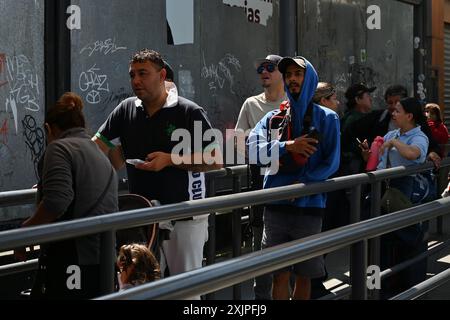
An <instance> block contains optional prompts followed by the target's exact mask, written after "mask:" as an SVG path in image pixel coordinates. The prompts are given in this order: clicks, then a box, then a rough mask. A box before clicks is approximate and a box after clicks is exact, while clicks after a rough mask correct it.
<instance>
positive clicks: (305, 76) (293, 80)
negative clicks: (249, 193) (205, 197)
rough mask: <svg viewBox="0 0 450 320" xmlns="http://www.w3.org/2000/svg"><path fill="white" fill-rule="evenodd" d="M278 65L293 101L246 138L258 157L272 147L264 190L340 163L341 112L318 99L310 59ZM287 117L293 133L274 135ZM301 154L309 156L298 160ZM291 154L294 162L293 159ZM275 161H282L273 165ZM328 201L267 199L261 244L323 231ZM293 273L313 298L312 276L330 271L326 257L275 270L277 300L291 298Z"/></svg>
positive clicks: (298, 289) (301, 293) (320, 197)
mask: <svg viewBox="0 0 450 320" xmlns="http://www.w3.org/2000/svg"><path fill="white" fill-rule="evenodd" d="M278 70H280V72H281V73H282V74H283V80H284V86H285V91H286V95H287V97H288V102H289V103H288V104H287V103H285V104H283V108H280V110H276V111H272V112H270V113H268V114H267V115H266V116H265V117H264V118H263V119H262V120H261V121H260V122H259V123H258V124H257V125H256V127H255V128H254V129H253V130H252V132H251V133H250V136H249V139H248V142H247V144H248V146H249V153H250V155H251V156H252V157H254V158H255V159H256V158H257V157H256V156H259V159H261V157H264V155H267V150H270V152H271V156H270V160H271V162H270V168H269V167H268V168H267V169H266V171H265V176H264V189H269V188H275V187H280V186H288V185H292V184H293V183H312V182H318V181H324V180H326V179H328V178H329V177H330V176H331V175H332V174H333V173H334V172H335V171H336V170H337V169H338V167H339V157H340V139H339V136H340V133H339V117H338V115H337V114H336V112H334V111H333V110H330V109H328V108H325V107H323V106H320V105H318V104H315V103H314V102H313V97H314V94H315V92H316V88H317V83H318V79H319V77H318V75H317V72H316V70H315V69H314V67H313V65H312V64H311V63H310V62H309V61H308V60H306V59H305V58H303V57H299V56H297V57H284V58H283V59H281V60H280V62H279V63H278ZM286 114H288V116H287V117H286ZM277 117H278V118H279V117H282V118H283V121H280V122H276V121H275V118H277ZM286 122H287V123H288V125H287V128H288V129H287V130H284V129H283V128H284V127H281V130H283V131H282V132H284V131H288V132H290V133H289V134H287V135H285V134H278V135H276V137H274V138H275V139H272V138H271V132H272V131H274V130H275V132H279V130H280V127H279V126H278V127H277V123H278V124H280V123H283V124H284V123H286ZM274 123H275V125H274ZM277 130H278V131H277ZM275 150H276V151H278V153H277V152H276V151H275ZM274 154H276V156H274ZM300 156H301V157H303V158H304V161H296V160H295V159H296V158H299V157H300ZM275 157H276V158H275ZM291 159H294V161H290V162H289V160H291ZM285 160H286V161H285ZM274 163H276V164H277V165H278V163H281V165H280V166H279V167H278V166H273V164H274ZM288 163H289V164H288ZM261 164H265V163H261ZM266 165H267V164H266ZM273 167H275V168H273ZM286 167H288V168H286ZM283 168H284V169H283ZM325 205H326V195H325V194H323V193H321V194H316V195H311V196H306V197H299V198H295V199H290V200H282V201H273V202H268V203H266V206H265V208H264V233H263V234H264V236H263V240H262V247H263V248H268V247H272V246H276V245H279V244H282V243H285V242H287V241H292V240H297V239H301V238H304V237H307V236H311V235H313V234H317V233H320V232H321V228H322V216H323V212H324V208H325ZM291 272H293V273H294V274H295V276H296V284H295V289H294V292H293V299H310V297H311V279H313V278H320V277H323V276H324V275H325V270H324V260H323V257H322V256H319V257H315V258H312V259H310V260H307V261H304V262H300V263H297V264H295V265H293V266H289V267H286V268H283V269H280V270H277V271H275V272H274V274H273V286H272V295H273V299H274V300H287V299H289V296H290V293H289V281H290V274H291Z"/></svg>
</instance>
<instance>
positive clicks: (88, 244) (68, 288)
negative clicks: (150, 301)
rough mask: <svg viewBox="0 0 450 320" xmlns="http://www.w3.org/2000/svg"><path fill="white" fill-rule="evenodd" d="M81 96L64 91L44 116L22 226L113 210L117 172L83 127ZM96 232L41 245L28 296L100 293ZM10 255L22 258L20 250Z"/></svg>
mask: <svg viewBox="0 0 450 320" xmlns="http://www.w3.org/2000/svg"><path fill="white" fill-rule="evenodd" d="M82 108H83V104H82V101H81V98H80V97H79V96H77V95H76V94H74V93H71V92H69V93H65V94H64V95H63V96H62V97H61V98H60V99H59V100H58V102H57V103H56V105H55V106H53V107H51V108H50V109H49V110H48V112H47V114H46V116H45V129H46V133H47V142H48V146H47V149H46V151H45V155H44V161H43V166H42V172H40V176H41V177H40V179H41V183H40V184H39V186H38V188H39V192H38V194H40V199H39V202H38V206H37V210H36V212H35V213H34V214H33V215H32V216H31V217H30V218H29V219H27V220H26V221H25V222H24V223H23V224H22V227H30V226H35V225H41V224H47V223H51V222H61V221H67V220H73V219H79V218H85V217H92V216H96V215H101V214H105V213H111V212H117V211H118V206H117V176H116V172H115V171H114V169H113V168H112V166H111V164H110V161H109V160H108V158H107V157H106V156H105V155H104V154H103V152H101V151H100V149H99V148H98V146H97V144H96V143H94V142H93V141H92V140H91V136H90V135H89V134H87V132H86V128H85V126H86V121H85V118H84V115H83V112H82ZM99 251H100V238H99V235H88V236H83V237H79V238H74V239H68V240H63V241H58V242H53V243H49V244H44V245H41V254H40V257H39V269H38V272H37V275H36V279H35V284H34V286H33V289H32V293H31V294H32V297H33V298H47V299H71V298H77V299H85V298H92V297H95V296H99V295H101V291H100V285H99V279H100V252H99ZM16 258H18V259H22V260H23V259H24V258H25V257H24V255H23V250H22V251H20V250H19V251H18V252H16Z"/></svg>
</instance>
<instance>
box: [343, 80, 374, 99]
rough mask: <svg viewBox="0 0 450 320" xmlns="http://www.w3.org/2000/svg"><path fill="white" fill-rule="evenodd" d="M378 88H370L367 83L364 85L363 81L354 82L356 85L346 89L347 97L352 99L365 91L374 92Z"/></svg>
mask: <svg viewBox="0 0 450 320" xmlns="http://www.w3.org/2000/svg"><path fill="white" fill-rule="evenodd" d="M376 89H377V87H371V88H368V87H367V86H366V85H364V84H362V83H358V84H354V85H352V86H350V87H349V88H348V89H347V91H345V97H346V98H347V100H352V99H355V98H356V97H357V96H360V95H361V94H363V93H365V92H369V93H372V92H374V91H375V90H376Z"/></svg>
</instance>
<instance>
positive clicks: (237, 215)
mask: <svg viewBox="0 0 450 320" xmlns="http://www.w3.org/2000/svg"><path fill="white" fill-rule="evenodd" d="M239 192H241V177H240V176H238V175H233V193H239ZM232 217H233V221H232V227H231V229H232V232H231V234H232V237H233V239H232V241H233V244H232V246H233V258H234V257H239V256H240V255H241V242H242V239H241V238H242V231H241V224H242V222H241V218H242V209H235V210H233V213H232ZM241 290H242V285H241V284H239V283H238V284H235V285H234V286H233V300H241V299H242V293H241Z"/></svg>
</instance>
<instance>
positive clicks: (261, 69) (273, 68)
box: [256, 64, 276, 74]
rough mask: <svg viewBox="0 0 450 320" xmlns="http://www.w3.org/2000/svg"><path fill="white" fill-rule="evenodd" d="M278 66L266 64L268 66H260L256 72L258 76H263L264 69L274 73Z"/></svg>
mask: <svg viewBox="0 0 450 320" xmlns="http://www.w3.org/2000/svg"><path fill="white" fill-rule="evenodd" d="M275 68H276V66H275V65H274V64H266V65H263V64H262V65H260V66H259V67H258V69H256V72H258V74H261V73H263V72H264V69H265V70H267V72H270V73H272V72H274V71H275Z"/></svg>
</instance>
